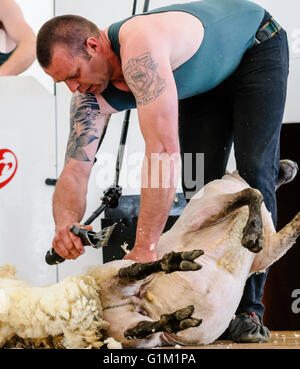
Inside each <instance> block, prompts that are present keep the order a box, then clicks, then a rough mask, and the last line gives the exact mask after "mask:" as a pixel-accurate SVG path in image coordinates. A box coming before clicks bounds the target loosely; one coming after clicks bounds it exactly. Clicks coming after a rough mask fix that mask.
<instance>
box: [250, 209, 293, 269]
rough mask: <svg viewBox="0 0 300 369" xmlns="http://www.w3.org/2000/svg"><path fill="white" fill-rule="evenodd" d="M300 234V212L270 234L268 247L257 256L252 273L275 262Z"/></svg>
mask: <svg viewBox="0 0 300 369" xmlns="http://www.w3.org/2000/svg"><path fill="white" fill-rule="evenodd" d="M299 236H300V212H299V213H298V214H297V215H296V216H295V217H294V218H293V220H292V221H291V222H290V223H288V224H287V225H286V226H285V227H283V228H282V229H281V230H280V231H279V232H277V233H275V234H272V235H270V239H269V240H268V242H267V247H266V248H265V249H264V250H263V252H262V253H260V254H259V255H256V256H255V258H254V261H253V264H252V267H251V270H250V273H253V272H263V271H264V270H265V269H266V268H268V267H269V266H270V265H272V264H273V263H275V261H277V260H278V259H280V258H281V257H282V256H283V255H284V254H285V253H286V252H287V251H288V250H289V249H290V248H291V247H292V246H293V245H294V244H295V242H296V240H297V238H298V237H299Z"/></svg>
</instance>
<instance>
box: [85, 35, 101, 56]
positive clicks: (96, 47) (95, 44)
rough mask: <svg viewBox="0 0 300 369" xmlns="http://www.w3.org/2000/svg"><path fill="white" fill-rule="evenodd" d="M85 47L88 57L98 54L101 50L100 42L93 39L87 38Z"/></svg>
mask: <svg viewBox="0 0 300 369" xmlns="http://www.w3.org/2000/svg"><path fill="white" fill-rule="evenodd" d="M85 45H86V48H87V52H88V53H89V54H90V55H94V54H98V53H99V51H100V49H101V47H100V42H99V40H97V39H96V38H95V37H89V38H87V39H86V41H85Z"/></svg>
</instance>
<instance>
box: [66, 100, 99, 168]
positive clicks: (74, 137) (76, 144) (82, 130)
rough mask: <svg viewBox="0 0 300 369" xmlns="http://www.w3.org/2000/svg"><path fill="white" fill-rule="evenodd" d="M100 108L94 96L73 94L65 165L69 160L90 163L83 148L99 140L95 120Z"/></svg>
mask: <svg viewBox="0 0 300 369" xmlns="http://www.w3.org/2000/svg"><path fill="white" fill-rule="evenodd" d="M99 114H100V107H99V104H98V102H97V99H96V97H95V95H93V94H88V93H86V94H79V93H75V94H74V95H73V97H72V102H71V111H70V135H69V141H68V145H67V152H66V163H67V162H68V161H69V160H70V159H71V158H73V159H75V160H78V161H91V160H90V159H89V157H88V156H87V153H86V151H85V150H84V147H85V146H87V145H88V144H90V143H91V142H93V141H94V140H97V139H99V135H97V134H98V129H97V128H96V123H95V120H96V119H97V118H98V116H99Z"/></svg>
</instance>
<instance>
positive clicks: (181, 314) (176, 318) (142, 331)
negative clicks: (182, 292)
mask: <svg viewBox="0 0 300 369" xmlns="http://www.w3.org/2000/svg"><path fill="white" fill-rule="evenodd" d="M193 312H194V306H193V305H189V306H187V307H186V308H183V309H180V310H177V311H175V312H174V313H172V314H163V315H161V317H160V320H158V321H156V322H149V321H142V322H139V323H138V324H137V325H135V326H134V327H133V328H130V329H127V330H126V331H125V332H124V337H125V338H126V339H127V340H131V339H142V338H146V337H147V336H149V335H150V334H153V333H157V332H166V333H177V332H179V331H182V330H184V329H187V328H191V327H198V326H199V325H200V324H201V323H202V319H197V318H194V317H192V314H193Z"/></svg>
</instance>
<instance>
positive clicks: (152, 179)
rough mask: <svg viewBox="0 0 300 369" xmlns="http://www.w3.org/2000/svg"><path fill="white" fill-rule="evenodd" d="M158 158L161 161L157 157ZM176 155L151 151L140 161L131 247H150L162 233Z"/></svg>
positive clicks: (173, 187) (170, 199) (174, 180)
mask: <svg viewBox="0 0 300 369" xmlns="http://www.w3.org/2000/svg"><path fill="white" fill-rule="evenodd" d="M161 159H162V160H161ZM178 171H179V154H177V153H175V154H173V155H169V154H166V153H165V154H161V155H158V154H154V155H152V156H151V158H150V157H149V156H148V157H146V158H145V161H144V163H143V175H142V190H141V204H140V214H139V219H138V225H137V233H136V241H135V247H138V248H142V249H144V250H145V252H147V251H149V250H154V249H155V248H156V245H157V242H158V240H159V238H160V236H161V233H162V232H163V229H164V227H165V224H166V221H167V219H168V215H169V212H170V208H171V206H172V202H173V200H174V196H175V193H176V186H177V182H178Z"/></svg>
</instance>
